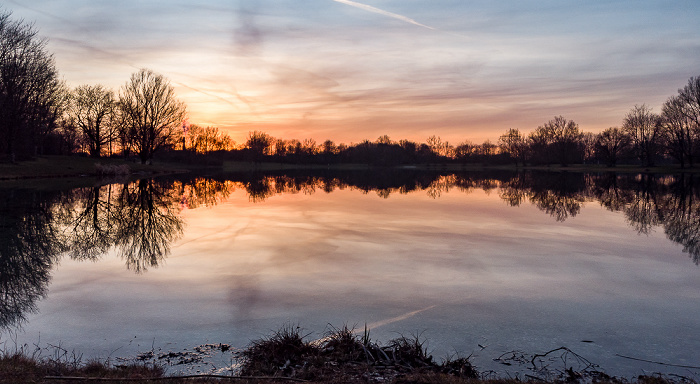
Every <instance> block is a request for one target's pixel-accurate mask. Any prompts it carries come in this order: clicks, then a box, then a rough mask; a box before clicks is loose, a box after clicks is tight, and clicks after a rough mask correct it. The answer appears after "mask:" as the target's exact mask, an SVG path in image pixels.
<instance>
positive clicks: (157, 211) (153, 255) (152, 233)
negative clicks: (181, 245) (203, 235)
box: [114, 180, 183, 273]
mask: <svg viewBox="0 0 700 384" xmlns="http://www.w3.org/2000/svg"><path fill="white" fill-rule="evenodd" d="M173 192H175V189H174V188H172V184H169V185H168V184H166V183H159V182H156V181H154V180H139V181H138V182H135V183H132V184H129V185H127V186H125V187H124V188H122V189H121V193H120V194H119V195H118V196H117V201H116V203H117V205H116V207H115V210H114V212H115V218H116V220H117V222H119V223H120V224H119V225H118V226H117V228H116V233H115V242H114V245H115V246H116V247H117V250H118V253H119V255H120V256H121V258H122V259H124V260H125V261H126V266H127V268H129V269H130V270H133V271H134V272H137V273H140V272H143V271H146V270H148V268H149V267H157V266H158V265H159V264H160V262H161V261H162V260H163V259H164V258H165V257H166V256H167V255H168V254H169V253H170V243H172V242H173V241H174V240H176V239H178V238H180V236H182V229H183V221H182V219H181V218H180V217H179V216H178V215H177V213H178V210H179V203H180V196H178V194H176V193H173Z"/></svg>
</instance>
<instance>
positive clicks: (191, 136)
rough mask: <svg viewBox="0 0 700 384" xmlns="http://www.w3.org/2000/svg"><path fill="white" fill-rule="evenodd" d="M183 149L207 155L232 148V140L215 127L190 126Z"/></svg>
mask: <svg viewBox="0 0 700 384" xmlns="http://www.w3.org/2000/svg"><path fill="white" fill-rule="evenodd" d="M184 142H185V148H187V149H188V150H190V151H193V152H196V153H204V154H208V153H210V152H214V151H226V150H230V149H232V147H233V140H231V137H230V136H229V135H227V134H226V133H224V132H220V131H219V128H217V127H200V126H199V125H197V124H191V125H190V126H189V129H188V131H187V134H186V135H185V141H184Z"/></svg>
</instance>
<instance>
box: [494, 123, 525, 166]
mask: <svg viewBox="0 0 700 384" xmlns="http://www.w3.org/2000/svg"><path fill="white" fill-rule="evenodd" d="M498 147H499V148H500V149H501V152H503V153H508V154H510V157H512V158H513V160H515V165H518V161H521V162H524V156H525V149H526V145H525V137H523V135H521V134H520V131H519V130H517V129H515V128H511V129H509V130H508V131H507V132H506V133H504V134H502V135H501V136H500V137H499V138H498Z"/></svg>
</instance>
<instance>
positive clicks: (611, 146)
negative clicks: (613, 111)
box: [595, 127, 630, 167]
mask: <svg viewBox="0 0 700 384" xmlns="http://www.w3.org/2000/svg"><path fill="white" fill-rule="evenodd" d="M629 145H630V137H629V135H627V133H625V131H623V130H622V129H620V128H618V127H610V128H608V129H606V130H604V131H603V132H601V133H599V134H598V135H597V136H596V141H595V152H596V155H597V156H598V157H600V158H602V159H603V161H605V164H606V165H607V166H608V167H614V166H615V165H617V161H618V160H619V158H620V155H621V154H622V153H624V151H626V150H627V149H628V148H629Z"/></svg>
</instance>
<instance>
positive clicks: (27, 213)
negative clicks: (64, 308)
mask: <svg viewBox="0 0 700 384" xmlns="http://www.w3.org/2000/svg"><path fill="white" fill-rule="evenodd" d="M18 196H22V197H23V199H22V201H21V202H18V201H17V197H18ZM58 201H60V196H59V194H56V193H54V194H49V193H39V192H30V191H12V190H10V191H4V190H0V213H1V214H0V329H3V328H10V327H13V326H16V325H20V324H21V323H22V322H24V320H25V317H26V314H27V313H33V312H35V311H36V309H37V308H36V302H37V301H38V300H39V299H41V298H42V297H44V296H45V295H46V292H47V287H48V284H49V281H50V280H51V275H50V271H51V268H52V266H53V265H54V263H55V262H56V260H57V257H58V255H59V254H60V253H61V252H62V251H64V243H63V241H62V239H61V235H60V231H59V230H58V226H57V222H56V220H55V216H56V214H55V211H54V205H55V204H56V203H57V202H58Z"/></svg>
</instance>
